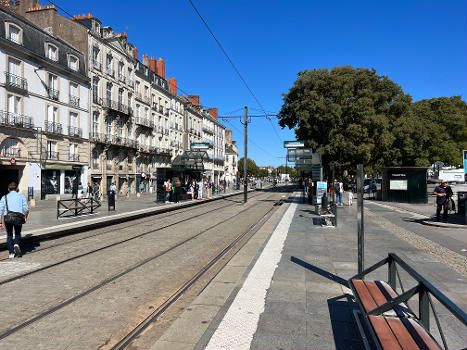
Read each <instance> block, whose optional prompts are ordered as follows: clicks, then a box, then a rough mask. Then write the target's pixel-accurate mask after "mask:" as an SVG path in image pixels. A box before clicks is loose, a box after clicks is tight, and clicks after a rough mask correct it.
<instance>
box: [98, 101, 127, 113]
mask: <svg viewBox="0 0 467 350" xmlns="http://www.w3.org/2000/svg"><path fill="white" fill-rule="evenodd" d="M102 104H103V105H104V107H107V108H110V109H113V110H115V111H118V112H122V113H125V114H128V106H127V105H124V104H123V103H121V102H120V101H114V100H111V99H110V98H105V99H104V100H103V103H102Z"/></svg>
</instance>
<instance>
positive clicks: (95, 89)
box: [92, 77, 99, 103]
mask: <svg viewBox="0 0 467 350" xmlns="http://www.w3.org/2000/svg"><path fill="white" fill-rule="evenodd" d="M92 102H94V103H99V79H98V78H97V77H93V78H92Z"/></svg>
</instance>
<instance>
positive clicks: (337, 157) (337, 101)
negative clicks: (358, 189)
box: [279, 66, 412, 176]
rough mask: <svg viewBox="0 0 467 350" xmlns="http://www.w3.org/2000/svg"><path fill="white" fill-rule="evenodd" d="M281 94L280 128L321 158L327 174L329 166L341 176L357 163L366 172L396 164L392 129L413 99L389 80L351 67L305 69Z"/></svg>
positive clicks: (365, 70)
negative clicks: (291, 130)
mask: <svg viewBox="0 0 467 350" xmlns="http://www.w3.org/2000/svg"><path fill="white" fill-rule="evenodd" d="M283 96H284V104H283V106H282V108H281V111H280V113H279V124H280V125H281V126H282V127H289V128H295V133H296V135H297V138H298V139H299V140H304V141H305V143H306V146H307V147H311V148H312V149H313V152H319V153H321V154H322V160H323V166H324V169H325V171H326V172H329V171H330V167H331V165H334V166H335V170H336V175H338V176H341V175H342V174H343V173H344V170H347V171H348V172H349V173H353V172H354V171H355V168H356V165H357V164H359V163H362V164H365V165H366V171H367V172H368V173H373V172H375V171H376V169H377V168H378V167H381V166H391V165H398V164H401V161H402V159H401V152H399V151H398V150H396V149H394V148H393V147H392V146H393V144H394V141H395V136H394V134H393V132H392V129H393V127H394V123H396V122H397V121H398V120H399V119H400V118H401V117H403V116H405V115H406V114H407V113H408V111H409V109H410V106H411V102H412V98H411V96H410V95H406V94H405V93H404V92H403V91H402V88H401V87H400V86H399V85H397V84H396V83H394V82H393V81H391V80H390V79H389V78H388V77H386V76H379V75H377V74H376V71H375V70H374V69H372V70H369V69H365V68H353V67H350V66H344V67H335V68H333V69H332V70H328V69H314V70H305V71H302V72H299V73H298V79H297V80H296V81H295V83H294V85H293V86H292V87H291V88H290V89H289V92H288V93H287V94H284V95H283Z"/></svg>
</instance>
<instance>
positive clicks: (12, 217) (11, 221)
mask: <svg viewBox="0 0 467 350" xmlns="http://www.w3.org/2000/svg"><path fill="white" fill-rule="evenodd" d="M17 188H18V185H17V184H16V182H12V183H10V184H9V185H8V194H6V195H5V196H3V197H2V199H1V200H0V230H3V228H4V227H5V228H6V234H7V247H8V257H9V258H10V259H12V258H14V257H15V256H16V257H18V258H19V257H20V256H21V248H20V246H19V245H20V240H21V229H22V227H23V224H25V223H26V222H27V220H28V215H29V207H28V203H27V201H26V198H25V197H24V195H23V194H21V193H18V192H17ZM2 215H3V220H4V223H3V222H2ZM13 230H14V232H15V239H14V241H13Z"/></svg>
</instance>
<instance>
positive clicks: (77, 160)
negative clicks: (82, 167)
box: [68, 153, 79, 162]
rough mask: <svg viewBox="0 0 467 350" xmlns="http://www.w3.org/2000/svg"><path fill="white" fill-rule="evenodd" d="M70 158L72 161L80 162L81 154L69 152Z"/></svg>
mask: <svg viewBox="0 0 467 350" xmlns="http://www.w3.org/2000/svg"><path fill="white" fill-rule="evenodd" d="M68 160H69V161H72V162H79V154H76V153H75V154H69V155H68Z"/></svg>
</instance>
